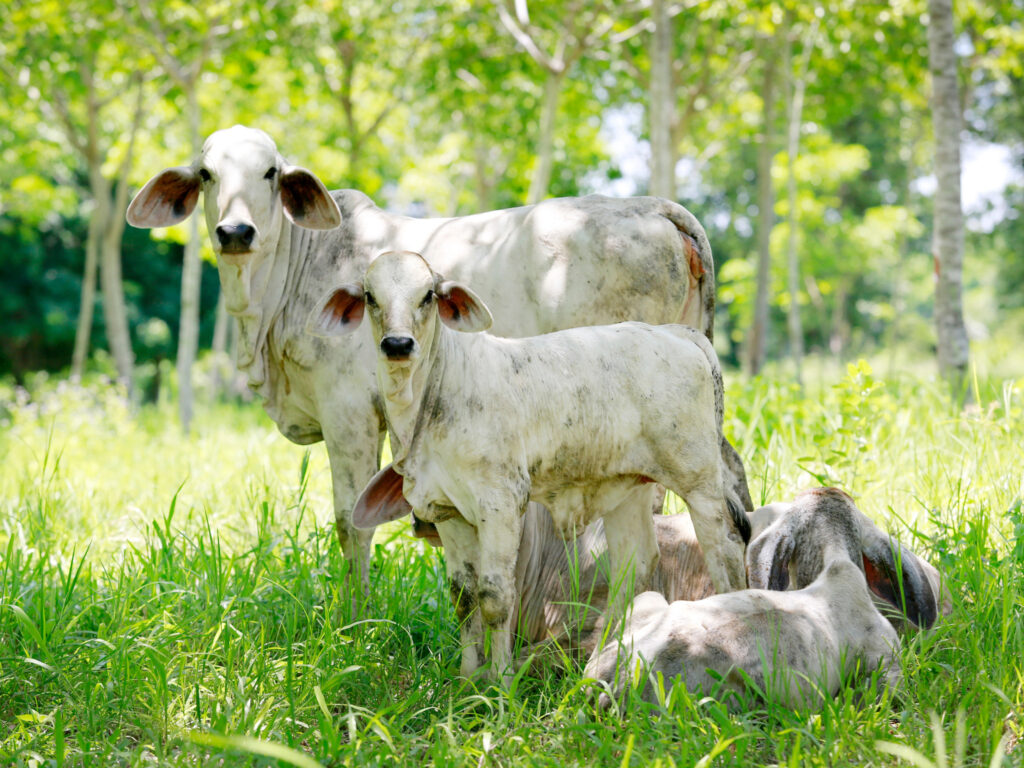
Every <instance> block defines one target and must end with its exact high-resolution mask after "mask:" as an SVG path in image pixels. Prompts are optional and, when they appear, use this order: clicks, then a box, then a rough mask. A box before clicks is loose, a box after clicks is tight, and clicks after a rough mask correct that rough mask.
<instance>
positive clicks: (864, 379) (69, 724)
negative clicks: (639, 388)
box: [0, 362, 1024, 766]
mask: <svg viewBox="0 0 1024 768" xmlns="http://www.w3.org/2000/svg"><path fill="white" fill-rule="evenodd" d="M781 381H782V379H781V377H774V378H772V377H760V378H757V379H754V380H750V381H738V380H736V381H729V382H728V383H727V390H728V391H727V406H728V407H727V411H728V413H727V421H726V429H727V432H728V433H729V435H730V437H731V438H732V439H733V440H734V441H735V442H736V444H737V445H738V447H739V448H740V450H741V452H742V453H743V455H744V458H745V460H746V462H747V467H748V470H749V472H750V476H751V489H752V491H753V495H754V498H755V499H758V500H762V499H764V500H777V499H785V498H790V497H792V495H793V494H794V493H795V492H796V491H797V490H799V489H801V488H804V487H807V486H812V485H817V484H819V483H821V482H828V483H838V484H840V485H841V486H842V487H844V488H846V489H848V490H850V491H851V492H852V493H854V495H855V496H856V498H857V500H858V504H859V505H860V506H861V508H862V509H864V510H865V512H866V513H868V514H869V515H870V516H872V517H873V518H875V519H876V520H877V521H879V522H880V523H881V524H882V525H883V527H889V528H891V529H892V530H894V531H896V532H897V533H898V534H899V535H900V537H901V538H902V539H903V540H904V541H905V542H907V543H908V544H910V545H911V546H912V547H914V549H915V550H916V551H918V552H921V553H923V554H924V555H925V556H926V557H928V558H929V559H931V560H933V561H934V562H936V564H937V565H939V566H940V567H941V568H942V569H943V571H944V573H945V576H946V579H947V582H946V583H947V585H948V587H949V589H950V595H951V599H952V605H953V612H952V614H951V615H950V616H949V617H948V618H946V619H944V620H942V621H941V623H940V624H939V625H938V626H937V627H936V628H935V629H934V630H932V631H931V632H928V633H922V634H918V635H916V636H911V637H909V638H908V640H907V641H906V642H905V645H904V649H903V653H902V661H903V666H904V674H905V681H904V685H903V687H902V688H901V689H900V690H899V691H897V692H889V693H885V694H879V692H878V691H877V687H876V686H877V683H876V682H875V681H869V682H866V683H861V684H857V685H855V686H853V687H849V688H847V689H845V690H844V691H843V692H842V693H841V695H840V696H839V697H838V698H837V699H836V700H835V701H834V702H830V703H828V704H827V705H826V707H825V708H824V710H823V711H822V712H821V713H818V714H811V713H807V712H790V711H787V710H784V709H781V708H776V707H764V706H759V705H753V706H752V707H751V708H750V709H749V710H747V711H744V712H739V713H733V712H729V711H728V710H726V708H725V707H724V706H723V705H722V704H721V703H720V702H716V701H715V700H713V699H707V698H700V699H698V698H696V697H693V696H691V695H689V694H688V693H687V692H686V691H685V690H684V689H682V688H681V687H676V688H674V689H673V690H672V692H671V693H669V694H668V695H665V696H663V697H661V699H660V701H659V703H657V704H654V705H648V704H644V703H643V702H640V701H639V700H637V699H636V698H635V697H632V698H630V699H628V700H627V701H626V702H625V704H624V709H623V710H621V711H616V710H614V709H613V710H610V711H600V710H598V709H596V707H595V704H594V701H593V699H592V698H591V697H590V696H589V695H588V694H587V692H586V691H585V689H584V688H583V687H582V686H581V681H580V678H579V672H578V669H575V670H573V671H570V672H569V673H567V674H565V675H561V676H559V675H556V674H552V673H545V674H543V675H541V676H539V677H537V678H532V677H521V678H519V679H518V680H517V681H516V683H515V684H514V685H513V686H512V689H511V690H510V691H507V692H500V691H497V690H494V689H489V688H480V687H478V686H476V685H475V684H473V683H467V682H464V681H460V680H458V679H457V677H456V671H457V668H458V657H459V649H458V634H457V631H456V625H455V619H454V616H453V613H452V610H451V608H450V607H449V603H448V599H447V590H446V589H445V587H444V575H443V568H442V566H441V559H440V557H439V555H438V552H437V551H435V550H431V549H430V548H425V547H424V546H423V545H422V544H421V543H420V542H416V541H415V540H413V539H411V538H410V536H409V533H408V531H407V530H406V526H405V524H404V523H402V524H397V523H396V524H392V525H390V526H389V527H387V528H386V529H382V530H380V531H378V535H377V538H376V551H375V553H374V557H373V564H374V565H373V572H372V574H371V580H372V586H371V603H370V608H369V616H370V617H372V618H370V619H368V620H365V621H361V622H354V621H353V619H352V616H351V614H350V603H349V594H348V592H347V590H346V588H345V586H344V582H343V575H344V571H345V565H344V561H343V559H342V558H341V555H340V552H339V549H338V546H337V543H336V540H335V538H334V533H333V529H332V528H331V526H329V525H328V523H327V521H328V519H329V517H330V512H329V510H330V505H331V503H330V476H329V471H328V467H327V461H326V456H325V453H324V451H323V449H322V448H321V447H319V446H317V447H315V448H314V449H312V450H309V449H300V448H297V447H296V446H293V445H291V444H289V443H287V442H286V441H285V439H284V438H283V437H281V436H280V435H278V434H277V433H276V431H275V430H274V428H273V426H272V425H271V424H269V423H268V422H267V420H266V418H265V417H264V416H263V414H262V413H261V412H260V410H259V409H258V408H257V407H255V406H250V407H237V406H231V407H225V406H218V407H215V408H207V409H206V410H205V411H204V412H203V413H202V414H201V418H197V420H196V423H197V425H198V429H197V430H196V431H195V432H194V433H193V434H192V435H189V436H182V435H181V434H180V432H179V430H178V429H177V428H176V427H175V425H174V419H173V416H172V413H171V408H170V407H169V406H168V405H166V404H165V405H162V406H159V407H145V408H143V409H142V410H141V411H138V412H133V409H132V408H131V407H130V406H129V405H128V404H127V403H126V402H125V401H124V399H123V396H122V394H120V393H119V392H118V391H117V390H115V389H112V388H109V387H106V386H96V385H90V386H88V387H76V386H71V385H68V384H67V383H59V382H58V383H54V382H48V381H39V382H37V383H36V384H35V385H34V386H33V389H32V391H31V393H29V392H26V391H24V390H21V391H14V390H0V401H2V402H3V405H2V407H0V454H2V455H4V456H5V461H4V464H3V470H2V472H0V755H2V756H3V759H4V761H5V763H7V764H11V765H18V766H22V765H24V766H28V765H44V764H57V765H60V764H81V765H86V766H88V765H97V766H99V765H103V766H106V765H136V764H142V763H158V764H161V765H196V764H202V765H218V764H223V765H266V764H268V763H267V759H268V757H269V758H270V759H272V760H273V759H278V760H280V761H281V762H279V763H276V764H310V765H311V764H312V763H311V762H309V761H316V762H317V763H320V764H322V765H325V766H327V765H342V764H344V765H349V764H352V765H380V764H410V763H413V762H415V763H432V764H445V765H474V766H475V765H479V764H481V763H488V762H493V763H500V764H529V765H588V766H589V765H614V766H619V765H623V764H625V765H641V764H643V765H654V764H660V765H663V766H670V765H679V766H682V765H697V764H699V765H737V766H749V765H812V766H817V765H821V766H826V765H827V766H836V765H868V764H876V765H877V764H884V765H898V764H900V763H899V762H898V761H897V760H896V758H894V757H892V754H893V751H892V750H893V748H892V747H889V746H886V744H895V745H897V746H898V747H899V748H900V749H902V752H900V754H902V755H909V754H911V753H910V752H909V751H908V750H914V751H915V752H916V753H920V754H921V755H924V756H926V757H928V759H935V760H938V758H939V756H940V755H943V754H946V755H950V756H951V757H954V756H956V755H958V754H961V752H960V750H961V747H960V746H959V745H960V744H961V740H960V739H959V738H958V737H957V736H956V734H957V733H963V734H964V737H963V739H962V743H963V747H962V752H963V755H964V757H963V760H962V762H961V763H960V764H972V765H974V764H983V765H987V764H989V761H990V760H991V759H992V757H993V755H995V754H996V750H997V748H998V744H999V743H1001V742H1002V743H1004V744H1005V743H1009V744H1011V745H1013V744H1015V743H1016V741H1017V740H1018V739H1019V738H1020V735H1021V729H1022V725H1021V723H1020V720H1019V708H1020V702H1021V701H1022V696H1024V688H1022V685H1024V684H1022V680H1024V677H1022V673H1021V668H1020V663H1021V662H1020V659H1021V658H1022V656H1024V631H1022V625H1021V622H1020V617H1019V613H1020V605H1021V600H1022V599H1024V545H1022V543H1021V542H1022V541H1024V539H1022V536H1024V511H1022V507H1021V499H1022V498H1024V487H1022V478H1021V474H1020V471H1019V468H1020V466H1021V465H1022V463H1024V453H1022V448H1021V443H1020V440H1019V435H1020V432H1021V429H1022V428H1024V399H1022V398H1024V391H1022V388H1024V379H1022V380H1017V381H1013V380H1008V381H1005V382H1000V381H998V380H984V379H982V380H980V381H979V393H978V397H977V398H976V400H977V402H978V404H979V410H978V412H977V413H974V414H956V413H953V412H951V411H948V410H947V406H946V404H945V399H944V398H943V396H942V395H941V391H940V388H939V387H938V385H935V384H932V383H929V382H924V381H920V380H915V379H909V378H900V379H883V378H880V377H879V376H877V375H876V374H875V373H874V372H873V370H872V368H871V367H870V366H869V365H867V364H866V363H863V362H859V363H857V364H856V365H852V366H850V367H849V369H848V370H847V371H846V373H845V375H843V376H842V377H841V378H839V379H838V380H836V381H834V382H827V383H822V384H821V385H820V386H818V387H817V388H816V389H815V388H813V387H812V388H811V389H810V391H809V392H808V393H807V394H802V393H801V392H800V391H799V390H797V389H796V388H795V387H793V386H791V385H789V384H785V383H780V382H781ZM958 712H962V713H963V714H961V715H958V714H957V713H958ZM960 717H962V718H963V721H964V727H963V728H962V729H961V727H960V726H958V725H957V722H958V718H960ZM936 718H938V725H936V724H935V721H936ZM946 734H948V736H946ZM940 737H941V738H946V745H945V746H943V742H942V740H941V738H940ZM1007 740H1008V742H1007ZM879 742H885V743H886V744H879ZM1013 749H1015V747H1011V755H1010V756H1011V758H1012V757H1013V751H1012V750H1013ZM943 750H945V751H943ZM261 756H268V757H261ZM303 759H304V760H305V761H306V762H303ZM271 764H275V763H273V762H272V763H271Z"/></svg>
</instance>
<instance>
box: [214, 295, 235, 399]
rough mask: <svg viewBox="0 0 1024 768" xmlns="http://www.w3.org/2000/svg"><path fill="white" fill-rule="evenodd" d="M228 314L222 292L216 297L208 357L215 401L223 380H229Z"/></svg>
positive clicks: (222, 386) (222, 385)
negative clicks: (215, 310)
mask: <svg viewBox="0 0 1024 768" xmlns="http://www.w3.org/2000/svg"><path fill="white" fill-rule="evenodd" d="M230 317H231V316H230V315H229V314H228V309H227V303H226V302H225V301H224V291H220V293H219V295H218V296H217V319H216V320H215V321H214V323H213V344H212V345H211V347H210V356H211V357H212V358H213V365H212V366H211V367H210V395H211V398H212V399H214V400H216V399H217V397H218V396H219V395H220V393H221V390H223V389H224V383H225V380H230V378H231V360H229V359H228V352H227V349H228V319H229V318H230Z"/></svg>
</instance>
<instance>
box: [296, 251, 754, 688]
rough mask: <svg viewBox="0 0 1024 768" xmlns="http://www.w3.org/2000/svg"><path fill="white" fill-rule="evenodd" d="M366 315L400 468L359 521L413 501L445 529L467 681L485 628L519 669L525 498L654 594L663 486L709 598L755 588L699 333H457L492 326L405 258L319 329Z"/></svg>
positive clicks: (364, 498)
mask: <svg viewBox="0 0 1024 768" xmlns="http://www.w3.org/2000/svg"><path fill="white" fill-rule="evenodd" d="M365 307H369V314H370V323H371V327H372V331H373V337H374V339H375V341H376V342H377V344H378V349H379V354H378V358H377V359H378V362H377V377H378V382H379V386H380V391H381V394H382V395H383V396H384V408H385V412H386V415H387V422H388V430H389V432H390V435H391V447H392V453H393V455H394V463H393V465H392V467H391V468H386V469H385V470H382V471H381V472H379V473H378V474H377V475H376V476H375V477H374V479H373V480H372V481H371V482H370V484H369V485H368V486H367V488H366V489H365V490H364V491H363V494H362V495H361V496H360V499H359V500H358V501H357V503H356V507H355V509H354V510H353V520H354V522H355V523H356V525H357V526H358V525H361V526H364V527H365V526H373V525H378V524H380V523H381V522H384V521H385V520H386V519H390V518H391V517H392V513H397V514H403V513H404V512H405V511H406V510H407V509H408V506H404V505H403V504H402V503H401V499H402V497H404V499H406V500H407V501H408V503H409V505H411V506H412V508H413V509H415V510H416V513H417V515H418V516H419V517H421V518H423V519H425V520H427V521H428V522H434V523H437V528H438V533H439V535H440V537H441V540H442V541H443V542H444V545H445V547H446V549H447V553H446V554H447V557H446V561H447V567H448V577H449V584H450V587H451V590H452V599H453V601H454V603H455V607H456V613H457V615H458V617H459V619H460V620H461V621H462V633H463V634H462V642H463V651H462V665H461V671H462V674H464V675H468V674H470V673H472V672H473V671H474V670H476V669H477V668H478V667H479V666H480V664H481V662H482V653H483V647H484V645H483V641H484V627H483V625H484V624H485V625H486V627H487V629H489V630H490V631H491V633H492V637H491V661H492V666H491V674H492V675H498V674H500V675H503V676H507V675H510V674H511V662H512V655H511V653H512V634H511V622H512V615H513V610H514V607H515V605H516V603H517V602H518V595H517V592H516V589H515V568H516V561H517V555H518V544H519V535H520V528H521V525H522V515H523V513H524V512H525V510H526V506H527V503H528V502H529V501H531V500H532V501H536V502H539V503H542V504H544V505H545V506H546V507H547V508H548V509H549V510H550V511H551V515H552V519H553V520H554V523H555V526H556V528H557V529H558V530H559V531H560V532H561V533H563V534H564V535H570V534H572V533H574V532H575V531H576V530H579V529H582V528H583V526H585V525H586V524H587V523H588V522H590V521H591V520H592V519H594V518H599V517H600V518H604V522H605V537H606V539H607V541H608V553H609V556H610V557H609V559H610V566H611V570H612V573H615V574H626V573H627V571H628V570H632V571H633V574H634V578H635V583H636V584H638V585H641V586H643V587H646V586H647V585H649V584H650V579H651V576H652V574H653V570H654V566H655V564H656V562H657V558H658V547H657V542H656V540H655V537H654V526H653V522H652V520H651V514H650V509H651V501H652V498H653V491H654V485H653V483H655V482H659V483H662V484H663V485H665V486H666V487H668V488H670V489H672V490H673V491H675V492H676V493H677V494H678V495H679V496H681V497H682V498H683V499H684V500H685V501H686V503H687V506H689V508H690V511H691V513H692V515H693V520H694V526H695V528H696V531H697V536H698V538H699V539H700V541H701V545H702V547H703V550H704V553H705V555H706V557H707V568H708V573H709V575H710V577H711V581H712V582H713V583H714V584H715V586H716V588H717V589H719V590H721V591H728V590H730V589H739V588H742V587H744V586H746V571H745V567H744V562H743V545H744V541H745V536H744V534H745V533H748V532H749V528H748V527H747V518H746V514H745V512H744V511H743V509H742V507H741V505H740V504H739V502H738V501H736V500H735V499H732V500H731V503H730V504H728V505H727V502H726V496H725V490H724V487H723V481H722V467H721V464H722V459H721V453H720V448H719V446H720V444H721V442H722V407H723V406H722V378H721V371H720V369H719V367H718V360H717V358H716V356H715V353H714V350H713V349H712V348H711V345H710V344H709V343H708V341H707V339H706V338H704V336H703V335H702V334H701V333H700V332H699V331H696V330H694V329H692V328H688V327H685V326H657V327H655V326H649V325H645V324H642V323H621V324H619V325H614V326H595V327H588V328H576V329H573V330H568V331H560V332H558V333H551V334H547V335H543V336H536V337H531V338H526V339H503V338H497V337H494V336H490V335H488V334H482V333H454V332H453V330H457V331H481V330H485V329H486V328H488V327H489V326H490V324H491V317H490V312H489V311H488V310H487V307H486V306H484V304H483V302H481V301H480V300H479V299H478V298H477V297H476V296H475V295H474V294H473V293H472V292H471V291H470V290H469V289H468V288H466V287H465V286H462V285H459V284H458V283H454V282H451V281H445V280H444V279H443V278H441V277H439V276H438V275H436V274H434V272H433V271H432V270H431V269H430V267H429V265H428V264H427V263H426V261H425V260H424V259H423V258H422V257H421V256H419V255H418V254H415V253H410V252H400V253H395V252H391V253H386V254H382V255H381V256H379V257H378V258H377V259H376V260H375V261H373V262H372V263H371V264H370V266H369V268H368V269H367V271H366V275H365V277H364V280H363V284H362V285H359V286H355V285H348V286H343V287H342V288H340V289H339V290H337V291H335V292H334V293H332V295H331V296H330V297H328V299H327V300H326V302H325V303H324V305H323V309H322V311H319V312H314V315H313V317H312V318H311V322H310V328H311V330H313V331H314V332H318V333H321V334H325V335H332V334H345V333H350V332H351V331H352V330H354V329H355V327H356V326H357V325H358V324H359V321H360V320H361V318H362V315H363V312H364V308H365ZM396 473H397V474H396ZM399 475H401V477H399ZM403 478H404V480H403ZM620 592H621V593H623V594H625V592H626V590H620ZM627 599H628V596H627ZM623 602H624V601H623ZM477 608H479V610H477ZM481 621H482V623H481Z"/></svg>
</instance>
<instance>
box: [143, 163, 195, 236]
mask: <svg viewBox="0 0 1024 768" xmlns="http://www.w3.org/2000/svg"><path fill="white" fill-rule="evenodd" d="M199 188H200V179H199V172H198V171H197V170H196V169H195V168H192V167H191V166H178V167H177V168H167V169H165V170H163V171H160V173H158V174H157V175H156V176H154V177H153V178H152V179H150V180H149V181H147V182H146V186H144V187H143V188H142V189H140V190H139V192H138V194H137V195H135V199H134V200H132V202H131V205H129V206H128V213H127V214H126V215H125V218H127V219H128V223H129V224H131V225H132V226H133V227H140V228H142V229H151V228H153V227H169V226H171V225H173V224H178V223H180V222H182V221H184V220H185V219H187V218H188V217H189V214H191V213H192V211H194V210H195V207H196V202H197V201H198V200H199Z"/></svg>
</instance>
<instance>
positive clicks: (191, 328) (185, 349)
mask: <svg viewBox="0 0 1024 768" xmlns="http://www.w3.org/2000/svg"><path fill="white" fill-rule="evenodd" d="M135 8H136V9H137V10H138V12H139V14H140V15H141V17H142V22H143V23H142V24H140V25H139V26H140V27H141V28H143V29H145V30H146V33H147V34H145V35H143V40H145V42H146V43H148V45H149V47H150V48H151V50H152V51H153V54H154V56H155V57H156V60H157V61H158V62H159V63H160V67H161V68H162V69H163V71H164V73H166V75H167V76H168V77H169V78H170V80H171V82H173V83H174V84H175V85H176V86H177V88H178V89H179V90H180V92H181V94H182V96H183V97H184V102H185V118H186V122H187V124H188V137H189V146H190V148H191V150H192V156H193V157H195V156H198V155H199V152H200V150H201V149H202V131H201V122H202V113H201V109H200V106H199V78H200V76H201V75H202V73H203V70H204V69H205V67H206V65H207V62H208V61H209V59H210V56H211V54H212V52H213V50H214V48H215V46H216V45H217V43H218V41H219V40H220V39H221V38H223V37H224V36H225V35H226V34H227V32H228V31H229V30H230V27H229V26H226V25H223V24H221V13H222V12H223V9H222V10H221V12H219V13H214V14H204V13H201V12H199V11H198V10H197V9H194V8H191V7H190V6H187V5H186V6H161V8H160V9H159V10H158V9H156V8H154V7H153V5H152V4H151V3H150V1H149V0H138V2H136V3H135ZM200 245H201V242H200V234H199V217H198V216H191V217H190V218H189V220H188V240H187V241H186V242H185V254H184V261H183V263H182V270H181V309H180V314H179V320H178V323H179V324H178V354H177V361H176V366H177V371H178V417H179V418H180V419H181V426H182V429H184V430H185V431H186V432H188V431H189V429H190V428H191V425H192V414H193V410H194V402H193V401H194V395H193V391H192V367H193V365H194V364H195V360H196V355H197V353H198V350H199V301H200V278H201V276H202V264H201V263H200V259H199V250H200Z"/></svg>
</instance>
